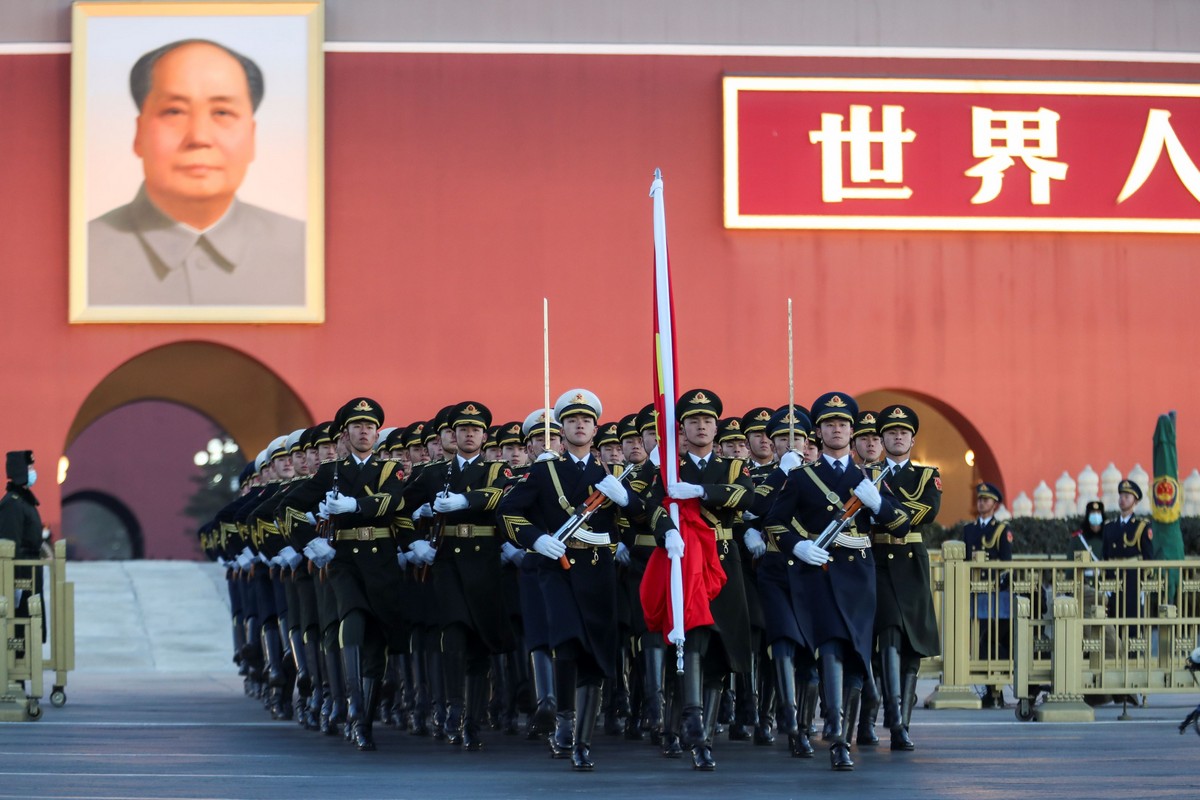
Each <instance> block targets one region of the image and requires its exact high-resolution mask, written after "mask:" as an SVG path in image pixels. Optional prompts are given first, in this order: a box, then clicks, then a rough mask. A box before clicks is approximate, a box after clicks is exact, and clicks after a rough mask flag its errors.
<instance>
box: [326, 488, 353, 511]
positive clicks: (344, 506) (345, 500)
mask: <svg viewBox="0 0 1200 800" xmlns="http://www.w3.org/2000/svg"><path fill="white" fill-rule="evenodd" d="M325 508H327V509H328V510H329V513H330V514H353V513H354V512H356V511H358V501H357V500H355V499H354V498H353V497H346V495H344V494H334V493H333V492H330V493H329V494H327V495H325Z"/></svg>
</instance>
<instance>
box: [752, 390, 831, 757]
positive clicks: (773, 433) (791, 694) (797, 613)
mask: <svg viewBox="0 0 1200 800" xmlns="http://www.w3.org/2000/svg"><path fill="white" fill-rule="evenodd" d="M789 409H790V407H789V406H784V407H783V408H781V409H779V410H778V411H776V412H774V413H773V414H771V415H770V417H769V418H768V420H767V422H766V424H765V427H764V432H765V433H766V435H767V437H768V441H770V442H771V443H772V445H773V447H774V449H775V452H776V453H777V454H778V455H779V461H778V462H777V463H776V464H773V465H771V467H770V469H769V470H768V469H760V470H758V471H757V472H758V474H759V476H760V477H759V478H758V484H757V486H756V488H755V501H754V507H753V509H752V512H753V515H754V516H755V524H758V525H763V530H759V529H758V528H747V530H746V534H745V541H746V546H747V548H748V549H749V550H750V552H751V553H752V554H754V555H756V556H757V557H758V572H757V575H756V578H757V586H758V591H759V596H760V598H761V602H762V607H763V616H764V621H765V623H766V624H765V630H764V637H765V639H766V642H767V643H768V644H769V645H770V650H771V660H772V662H773V664H774V667H775V670H774V684H775V691H776V694H777V697H778V708H779V716H780V721H781V723H782V725H781V727H782V728H783V729H784V731H785V732H786V733H787V737H788V750H789V751H790V752H791V754H792V755H793V756H795V757H797V758H812V757H813V753H814V751H813V746H812V742H811V741H810V740H809V736H810V735H811V733H810V731H809V726H810V725H811V724H812V720H813V718H814V717H815V716H816V710H817V693H818V688H819V683H818V679H817V666H816V650H817V648H816V637H815V634H814V632H813V623H812V614H811V613H810V610H809V607H808V600H807V598H806V596H805V585H804V567H803V564H802V563H801V562H800V561H798V560H797V559H796V557H795V555H794V554H793V553H791V552H790V551H788V550H786V549H783V546H782V545H781V543H780V542H781V540H782V539H783V538H784V537H786V536H787V535H788V532H789V527H788V526H790V528H791V530H792V531H793V532H798V531H799V530H802V527H801V524H800V522H799V521H797V520H796V518H795V517H793V518H792V519H791V520H789V522H788V526H785V525H780V524H778V523H776V524H771V525H766V524H764V522H765V519H764V518H765V517H766V516H767V515H768V513H769V512H770V510H771V506H772V504H773V503H774V501H775V497H776V495H777V494H778V492H779V490H780V489H781V488H782V487H783V485H784V482H785V481H786V480H787V475H788V473H789V472H791V471H792V470H794V469H796V468H797V467H800V466H802V465H803V463H804V460H803V458H802V457H801V456H800V455H799V454H798V453H797V452H796V451H795V450H793V449H792V447H793V444H796V445H798V446H803V445H802V443H803V442H805V441H806V440H807V437H808V431H809V429H810V428H811V427H812V423H811V422H809V418H808V414H807V413H806V412H805V410H804V409H803V408H802V407H800V406H796V407H795V409H794V411H791V410H789ZM764 473H765V474H764ZM754 474H755V472H754V471H752V472H751V475H752V476H753V475H754ZM797 675H799V678H800V681H801V686H800V692H799V694H798V693H797V691H796V682H797Z"/></svg>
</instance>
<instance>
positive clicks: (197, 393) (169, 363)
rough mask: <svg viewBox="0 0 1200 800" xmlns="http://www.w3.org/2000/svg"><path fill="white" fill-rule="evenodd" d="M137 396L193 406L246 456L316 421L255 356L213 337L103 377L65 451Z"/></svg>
mask: <svg viewBox="0 0 1200 800" xmlns="http://www.w3.org/2000/svg"><path fill="white" fill-rule="evenodd" d="M137 400H168V401H171V402H174V403H179V404H180V405H184V406H188V407H189V408H192V409H195V410H196V411H198V412H200V413H201V414H203V415H204V416H206V417H208V418H209V419H211V420H212V421H213V422H215V423H216V424H217V425H218V426H220V427H221V428H222V429H223V430H225V431H228V432H229V435H230V436H231V437H233V440H234V441H235V442H237V444H238V447H239V448H240V449H241V451H242V453H243V455H247V456H250V457H252V456H254V455H255V454H257V453H258V451H259V450H261V449H262V448H264V447H266V446H267V443H268V442H270V441H271V439H273V438H274V437H275V436H278V435H279V434H280V433H286V432H288V431H291V430H295V429H296V428H301V427H307V426H309V425H312V424H313V421H312V415H311V414H310V413H309V411H308V409H307V408H305V406H304V403H302V402H301V401H300V398H299V397H298V396H297V395H296V393H295V392H294V391H292V388H291V387H290V386H288V385H287V384H286V383H284V382H283V380H281V379H280V378H279V376H277V375H276V374H275V373H274V372H272V371H271V370H269V369H268V368H267V367H265V366H263V364H262V363H260V362H259V361H257V360H255V359H253V358H251V357H250V356H248V355H246V354H244V353H241V352H238V351H237V350H234V349H232V348H229V347H225V346H224V345H219V344H213V343H211V342H176V343H174V344H168V345H164V346H162V347H156V348H155V349H153V350H148V351H147V352H145V353H142V354H141V355H138V356H135V357H133V358H131V359H130V360H128V361H126V362H125V363H124V364H122V365H121V366H119V367H117V368H116V369H114V370H113V371H112V372H110V373H109V374H108V375H107V376H106V377H105V378H104V380H102V381H100V383H99V384H97V385H96V388H95V389H93V390H92V392H91V394H89V395H88V397H87V399H86V400H84V401H83V405H82V406H80V408H79V411H78V412H77V413H76V414H75V419H74V421H73V422H72V423H71V429H70V430H69V431H68V432H67V441H66V442H65V444H64V445H63V452H66V449H67V448H68V447H70V446H71V443H72V442H74V441H75V437H77V436H78V435H79V434H80V433H81V432H82V431H83V430H84V429H85V428H87V427H88V426H89V425H91V424H92V423H93V422H95V421H96V420H97V419H99V418H100V417H102V416H104V415H105V414H107V413H108V412H110V411H112V410H114V409H116V408H119V407H121V406H123V405H126V404H127V403H132V402H134V401H137Z"/></svg>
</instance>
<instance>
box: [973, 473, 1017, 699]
mask: <svg viewBox="0 0 1200 800" xmlns="http://www.w3.org/2000/svg"><path fill="white" fill-rule="evenodd" d="M1003 502H1004V495H1003V493H1001V491H1000V488H999V487H998V486H996V485H995V484H991V483H980V484H979V485H978V486H976V487H975V511H976V513H977V514H978V517H977V518H976V519H975V521H973V522H968V523H967V524H966V525H965V526H964V527H963V543H964V544H965V545H966V550H967V560H968V561H971V560H973V556H974V554H975V553H977V552H979V553H982V554H983V555H982V559H983V560H984V561H1012V542H1013V532H1012V530H1011V529H1010V528H1009V526H1008V523H1007V522H1000V521H998V520H997V519H996V509H997V508H999V507H1000V504H1001V503H1003ZM997 585H998V587H999V591H998V592H981V593H979V594H976V595H975V607H974V609H973V611H974V614H975V618H976V619H977V620H978V623H979V657H980V658H984V659H992V658H1001V659H1003V658H1008V647H1009V638H1010V634H1009V618H1010V616H1011V606H1012V594H1011V593H1010V591H1009V588H1008V574H1007V573H1002V574H1000V576H999V579H998V581H997ZM993 645H994V647H995V650H994V651H993ZM983 707H984V708H1004V692H1003V690H1002V689H1001V688H1000V687H999V686H989V687H988V691H987V693H986V694H984V696H983Z"/></svg>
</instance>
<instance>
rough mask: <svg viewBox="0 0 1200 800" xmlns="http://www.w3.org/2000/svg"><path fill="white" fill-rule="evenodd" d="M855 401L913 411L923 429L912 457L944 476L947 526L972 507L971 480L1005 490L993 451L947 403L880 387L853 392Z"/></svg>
mask: <svg viewBox="0 0 1200 800" xmlns="http://www.w3.org/2000/svg"><path fill="white" fill-rule="evenodd" d="M855 399H857V400H858V407H859V408H861V409H873V410H875V411H878V410H879V409H881V408H883V407H884V406H888V405H891V404H893V403H901V404H903V405H906V406H908V407H909V408H911V409H912V410H913V411H915V412H917V416H918V417H919V418H920V420H921V430H920V432H919V433H918V434H917V437H916V439H915V440H914V443H913V455H912V457H913V460H914V461H917V462H918V463H922V464H931V465H933V466H936V467H937V468H938V471H939V473H940V474H941V476H942V509H941V512H940V513H939V514H938V522H939V523H941V524H942V525H945V526H947V527H949V526H950V525H953V524H954V523H955V522H958V521H959V520H964V519H968V518H969V517H971V516H973V515H974V513H975V493H974V486H975V484H977V483H979V482H980V481H987V482H989V483H995V484H996V485H998V486H999V487H1000V488H1001V490H1002V491H1005V501H1006V504H1007V502H1009V501H1010V498H1009V497H1008V493H1007V490H1005V487H1004V479H1003V477H1002V476H1001V474H1000V469H999V465H998V464H997V462H996V457H995V455H994V454H993V453H992V449H991V447H989V446H988V443H987V442H986V441H985V440H984V438H983V436H982V435H981V434H980V433H979V431H978V430H977V429H976V428H975V426H974V425H972V424H971V422H970V421H969V420H968V419H967V418H966V417H964V416H963V415H962V414H960V413H959V412H958V411H957V410H955V409H954V408H952V407H951V406H949V405H947V404H946V403H944V402H942V401H941V400H938V399H937V398H935V397H931V396H929V395H926V394H922V393H919V392H912V391H908V390H904V389H880V390H877V391H873V392H864V393H863V394H860V395H857V396H856V398H855Z"/></svg>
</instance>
